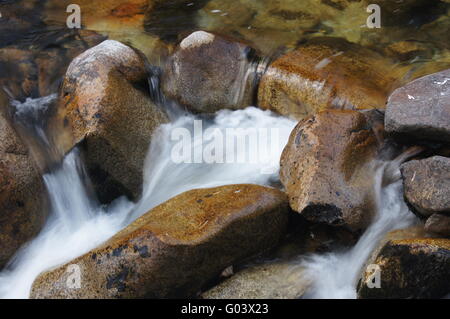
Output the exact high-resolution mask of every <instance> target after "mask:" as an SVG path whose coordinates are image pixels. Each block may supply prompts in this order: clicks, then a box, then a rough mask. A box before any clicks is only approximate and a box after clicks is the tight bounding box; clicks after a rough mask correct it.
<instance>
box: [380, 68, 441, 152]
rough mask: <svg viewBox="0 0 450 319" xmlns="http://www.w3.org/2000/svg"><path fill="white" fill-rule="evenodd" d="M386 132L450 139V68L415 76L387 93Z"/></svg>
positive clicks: (421, 138) (433, 139) (423, 138)
mask: <svg viewBox="0 0 450 319" xmlns="http://www.w3.org/2000/svg"><path fill="white" fill-rule="evenodd" d="M385 125H386V132H388V133H390V134H392V135H393V136H396V137H399V138H402V139H405V140H415V139H419V140H422V141H423V140H432V141H440V142H446V143H450V69H448V70H445V71H442V72H438V73H435V74H431V75H428V76H424V77H421V78H419V79H416V80H414V81H412V82H410V83H408V84H406V85H405V86H403V87H401V88H399V89H397V90H395V91H394V92H393V93H392V94H391V96H390V97H389V101H388V104H387V109H386V118H385Z"/></svg>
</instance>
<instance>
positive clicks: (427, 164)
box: [400, 156, 450, 217]
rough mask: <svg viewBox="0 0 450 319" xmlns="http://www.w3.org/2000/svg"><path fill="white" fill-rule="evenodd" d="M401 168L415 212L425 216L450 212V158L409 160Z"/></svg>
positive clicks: (438, 157) (436, 157)
mask: <svg viewBox="0 0 450 319" xmlns="http://www.w3.org/2000/svg"><path fill="white" fill-rule="evenodd" d="M400 170H401V173H402V176H403V186H404V193H405V198H406V200H407V202H408V203H409V204H410V205H411V206H412V208H413V210H414V211H415V212H417V213H419V214H420V215H422V216H425V217H427V216H431V215H432V214H434V213H448V212H450V158H447V157H442V156H434V157H430V158H427V159H423V160H414V161H409V162H406V163H404V164H403V165H402V166H401V168H400Z"/></svg>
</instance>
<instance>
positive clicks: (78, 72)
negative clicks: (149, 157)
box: [48, 40, 168, 202]
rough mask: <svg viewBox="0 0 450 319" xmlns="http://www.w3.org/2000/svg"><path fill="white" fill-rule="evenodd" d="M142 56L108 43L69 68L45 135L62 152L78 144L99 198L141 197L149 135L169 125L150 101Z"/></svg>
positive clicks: (118, 44)
mask: <svg viewBox="0 0 450 319" xmlns="http://www.w3.org/2000/svg"><path fill="white" fill-rule="evenodd" d="M147 76H148V74H147V71H146V68H145V61H144V60H143V57H142V56H141V55H140V54H138V53H137V52H136V51H135V50H133V49H131V48H130V47H128V46H126V45H124V44H122V43H120V42H117V41H112V40H107V41H104V42H102V43H101V44H99V45H97V46H95V47H93V48H91V49H89V50H87V51H85V52H84V53H83V54H81V55H80V56H78V57H77V58H76V59H74V60H73V62H72V63H71V64H70V66H69V68H68V70H67V73H66V76H65V78H64V82H63V85H62V89H61V92H60V97H59V103H58V105H57V107H56V110H55V111H54V114H53V115H52V116H51V117H50V119H49V128H48V132H49V134H50V135H51V136H52V138H53V142H54V145H55V146H56V148H57V149H58V151H59V153H60V154H63V155H64V154H66V153H67V152H69V151H70V150H71V149H72V148H73V147H74V146H75V145H77V144H79V143H81V142H82V147H83V156H84V158H85V163H86V165H87V168H88V172H89V175H90V177H91V179H92V181H93V183H94V186H95V187H96V190H97V193H98V195H99V199H100V200H101V201H102V202H108V201H110V200H112V199H114V198H115V197H118V196H120V195H122V194H126V195H128V196H129V197H131V198H132V199H137V198H139V197H140V195H141V189H142V183H143V180H142V178H143V166H144V159H145V156H146V153H147V149H148V146H149V144H150V140H151V136H152V133H153V132H154V131H155V129H156V128H157V127H158V126H159V125H160V124H162V123H165V122H167V121H168V118H167V115H166V113H165V112H164V111H163V110H161V109H160V108H159V107H158V106H156V105H155V104H154V103H153V102H152V101H151V99H150V96H149V93H148V90H147Z"/></svg>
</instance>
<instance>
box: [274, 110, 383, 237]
mask: <svg viewBox="0 0 450 319" xmlns="http://www.w3.org/2000/svg"><path fill="white" fill-rule="evenodd" d="M372 112H376V111H372ZM374 119H375V117H373V118H372V119H371V117H370V116H367V115H365V114H363V113H360V112H357V111H350V110H342V111H341V110H326V111H322V112H320V113H318V114H317V115H315V116H311V117H309V118H307V119H305V120H303V121H300V122H299V123H298V124H297V126H296V127H295V129H294V130H293V131H292V133H291V136H290V138H289V142H288V144H287V146H286V147H285V149H284V151H283V154H282V156H281V163H280V165H281V167H280V178H281V182H282V183H283V185H284V187H285V188H286V192H287V194H288V196H289V202H290V206H291V207H292V209H293V210H294V211H296V212H299V213H300V214H301V215H302V216H303V217H305V218H306V219H307V220H309V221H311V222H318V223H325V224H328V225H331V226H337V227H345V228H347V229H349V230H351V231H353V232H358V231H360V230H362V229H364V228H365V227H367V226H368V225H369V223H370V222H371V217H372V215H373V214H374V205H375V203H374V197H373V196H374V194H373V176H374V170H373V167H372V161H373V160H374V159H375V156H376V155H377V151H378V147H379V145H378V141H377V136H376V134H375V131H374V128H375V127H376V125H377V124H376V122H378V125H381V123H382V120H381V119H379V120H378V121H375V120H374ZM372 121H374V122H372Z"/></svg>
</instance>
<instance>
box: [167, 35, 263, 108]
mask: <svg viewBox="0 0 450 319" xmlns="http://www.w3.org/2000/svg"><path fill="white" fill-rule="evenodd" d="M251 59H252V49H251V48H250V47H248V46H247V45H245V44H243V43H240V42H236V41H233V40H231V39H227V38H223V37H221V36H218V35H214V34H212V33H208V32H204V31H197V32H194V33H192V34H190V35H189V36H188V37H186V38H184V39H183V41H181V43H180V44H179V46H178V47H177V49H176V51H175V52H174V54H173V55H172V56H171V57H170V59H169V61H168V63H167V65H166V67H165V68H164V73H163V77H162V89H163V92H164V93H165V94H166V95H167V97H169V98H171V99H173V100H175V101H177V102H178V103H180V104H181V105H183V106H186V107H187V108H188V109H189V110H191V111H193V112H195V113H214V112H216V111H218V110H220V109H240V108H244V107H247V106H250V105H253V95H254V85H255V83H254V79H255V74H256V73H255V72H256V70H255V69H254V65H252V64H251Z"/></svg>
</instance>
